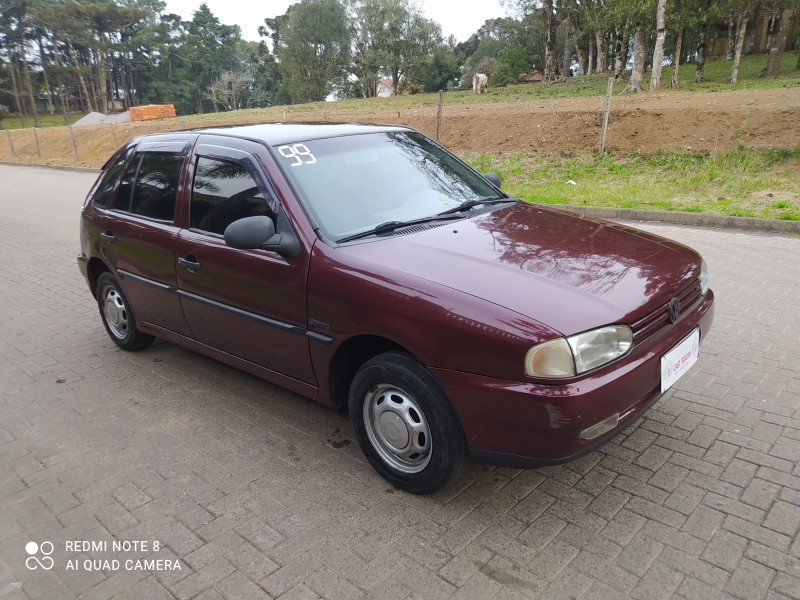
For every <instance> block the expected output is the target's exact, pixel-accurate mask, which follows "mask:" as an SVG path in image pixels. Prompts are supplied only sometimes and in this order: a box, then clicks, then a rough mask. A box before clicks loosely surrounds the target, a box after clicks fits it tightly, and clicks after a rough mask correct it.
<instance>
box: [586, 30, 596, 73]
mask: <svg viewBox="0 0 800 600" xmlns="http://www.w3.org/2000/svg"><path fill="white" fill-rule="evenodd" d="M586 43H587V44H588V45H589V62H588V63H587V66H586V74H587V75H591V74H592V69H593V67H594V44H593V43H592V36H591V35H590V36H589V39H588V40H587V41H586Z"/></svg>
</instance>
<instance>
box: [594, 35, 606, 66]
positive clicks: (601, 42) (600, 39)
mask: <svg viewBox="0 0 800 600" xmlns="http://www.w3.org/2000/svg"><path fill="white" fill-rule="evenodd" d="M595 38H596V39H597V73H598V75H602V74H603V73H608V35H607V34H606V33H604V32H601V31H598V32H596V33H595Z"/></svg>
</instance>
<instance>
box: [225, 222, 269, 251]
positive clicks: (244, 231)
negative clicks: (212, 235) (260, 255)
mask: <svg viewBox="0 0 800 600" xmlns="http://www.w3.org/2000/svg"><path fill="white" fill-rule="evenodd" d="M224 235H225V243H226V244H228V246H230V247H231V248H239V249H255V248H261V247H262V246H264V245H266V244H267V243H268V242H269V243H270V244H275V245H277V244H280V236H277V238H278V239H272V238H274V237H276V236H275V224H274V223H273V222H272V219H270V218H269V217H264V216H258V217H245V218H244V219H239V220H238V221H234V222H233V223H231V224H230V225H228V226H227V227H226V228H225V233H224Z"/></svg>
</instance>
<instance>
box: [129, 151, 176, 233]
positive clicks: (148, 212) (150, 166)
mask: <svg viewBox="0 0 800 600" xmlns="http://www.w3.org/2000/svg"><path fill="white" fill-rule="evenodd" d="M183 159H184V157H183V156H180V155H174V154H147V153H145V154H143V155H142V158H141V161H140V164H139V169H138V173H137V176H136V184H135V185H134V187H133V194H132V195H131V205H130V212H131V213H133V214H135V215H140V216H142V217H148V218H150V219H158V220H160V221H173V220H174V218H175V201H176V198H177V193H178V183H179V182H180V177H181V168H182V166H183ZM123 179H124V180H127V179H128V178H127V176H126V177H125V178H123ZM124 180H123V184H125V183H126V182H125V181H124ZM120 187H121V188H122V187H123V186H122V185H121V186H120ZM120 192H122V189H121V190H120ZM120 196H121V193H120ZM118 208H121V207H118Z"/></svg>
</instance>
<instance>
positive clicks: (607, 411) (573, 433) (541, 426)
mask: <svg viewBox="0 0 800 600" xmlns="http://www.w3.org/2000/svg"><path fill="white" fill-rule="evenodd" d="M713 318H714V293H713V292H712V291H710V290H709V292H708V293H707V294H706V295H705V297H704V298H703V299H702V300H701V304H700V305H699V306H698V307H697V308H696V309H694V310H693V311H691V312H689V313H688V314H686V315H685V316H684V317H683V318H682V319H681V320H680V321H678V322H677V323H676V324H675V325H672V326H669V327H667V328H665V329H664V330H663V331H661V332H659V333H657V334H655V335H653V336H652V337H651V338H648V339H647V340H645V341H643V342H641V343H640V344H637V345H636V346H635V347H634V348H633V350H632V351H631V353H630V354H628V355H627V356H625V357H624V358H622V359H620V360H617V361H615V362H613V363H611V364H610V365H608V366H607V367H604V368H601V369H599V370H597V371H596V372H595V373H593V374H592V375H590V376H588V377H586V378H580V379H575V380H572V381H571V382H569V383H563V384H541V383H533V382H530V381H507V380H502V379H494V378H491V377H486V376H482V375H475V374H471V373H462V372H458V371H450V370H445V369H435V368H434V369H431V373H432V374H433V376H434V377H436V379H437V380H438V381H439V383H440V385H441V386H442V388H443V390H444V392H445V394H447V397H448V398H449V399H450V401H451V403H452V405H453V408H454V409H455V411H456V413H457V414H458V416H459V418H460V419H461V426H462V428H463V430H464V434H465V436H466V440H467V444H468V446H469V448H470V453H471V454H472V456H473V457H474V458H475V459H478V460H482V461H486V462H491V463H493V464H501V465H507V466H514V467H532V466H541V465H547V464H557V463H561V462H567V461H569V460H573V459H575V458H578V457H580V456H582V455H584V454H586V453H588V452H591V451H592V450H594V449H595V448H597V447H599V446H601V445H602V444H604V443H606V442H608V441H609V440H610V439H612V438H613V437H615V436H616V435H617V434H619V433H620V432H622V431H623V430H624V429H625V428H626V427H627V426H628V425H630V424H631V423H632V422H633V421H635V420H636V419H637V418H639V417H640V416H642V415H643V414H644V413H645V412H646V411H647V410H648V409H649V408H650V407H651V406H652V405H653V404H654V403H655V402H656V401H657V400H658V399H659V398H660V397H661V396H662V394H661V389H660V383H661V366H660V361H661V356H663V355H664V354H665V353H666V352H667V351H669V350H670V349H671V348H672V347H673V346H675V345H676V344H677V343H679V342H680V341H681V340H682V339H683V338H684V337H685V336H686V335H688V333H689V332H690V331H692V330H693V329H694V328H695V327H699V328H700V336H701V340H702V339H703V338H704V337H705V335H706V333H708V330H709V329H710V327H711V323H712V321H713ZM701 355H702V349H701ZM615 413H619V420H618V422H617V425H616V426H615V427H613V429H611V430H609V431H606V432H605V433H602V434H601V435H599V436H598V437H595V438H593V439H581V432H582V431H584V430H586V429H587V428H589V427H592V426H594V425H596V424H598V423H600V422H602V421H604V420H606V419H608V418H609V417H610V416H612V415H614V414H615Z"/></svg>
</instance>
